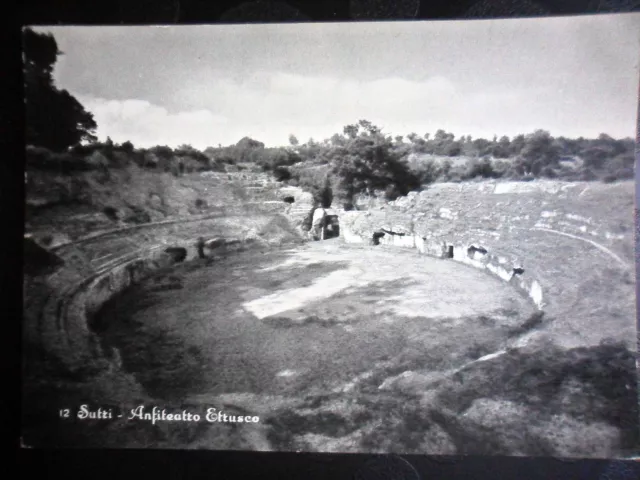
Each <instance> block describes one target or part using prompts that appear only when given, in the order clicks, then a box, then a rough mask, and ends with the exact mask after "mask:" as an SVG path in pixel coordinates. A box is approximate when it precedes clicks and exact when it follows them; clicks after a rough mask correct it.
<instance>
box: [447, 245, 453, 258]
mask: <svg viewBox="0 0 640 480" xmlns="http://www.w3.org/2000/svg"><path fill="white" fill-rule="evenodd" d="M447 258H453V245H449V247H448V249H447Z"/></svg>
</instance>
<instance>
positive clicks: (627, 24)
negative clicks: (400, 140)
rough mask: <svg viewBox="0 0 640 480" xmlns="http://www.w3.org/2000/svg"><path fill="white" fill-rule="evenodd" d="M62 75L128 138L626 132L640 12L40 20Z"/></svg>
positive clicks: (140, 141)
mask: <svg viewBox="0 0 640 480" xmlns="http://www.w3.org/2000/svg"><path fill="white" fill-rule="evenodd" d="M37 30H38V31H47V32H51V33H53V35H54V36H55V38H56V40H57V42H58V45H59V48H60V49H61V50H62V51H63V52H64V55H62V56H60V57H59V60H58V63H57V65H56V69H55V79H56V84H57V86H58V87H59V88H65V89H67V90H69V91H70V92H71V93H72V94H73V95H75V96H76V97H77V98H78V99H79V100H80V101H81V102H82V103H83V105H84V106H85V107H86V108H87V109H88V110H89V111H91V112H92V113H93V114H94V116H95V119H96V121H97V123H98V136H99V138H101V139H105V138H106V136H110V137H111V138H112V139H113V140H114V141H116V142H123V141H125V140H130V141H132V142H133V143H134V145H136V146H152V145H158V144H160V145H170V146H177V145H179V144H181V143H189V144H191V145H193V146H195V147H198V148H204V147H207V146H210V145H212V146H217V145H218V144H223V145H228V144H231V143H235V142H237V141H238V140H239V139H240V138H242V137H243V136H245V135H248V136H250V137H252V138H255V139H257V140H260V141H263V142H265V143H266V144H267V145H279V144H287V143H288V137H289V134H291V133H293V134H295V135H296V136H297V137H298V138H299V140H300V141H302V142H303V141H306V140H308V139H309V138H310V137H313V138H314V139H316V140H322V139H324V138H328V137H330V136H331V135H332V134H334V133H336V132H342V127H343V126H344V125H346V124H348V123H354V122H356V121H357V120H359V119H361V118H363V119H367V120H370V121H372V122H373V123H374V124H376V125H378V126H380V127H382V128H383V131H384V132H387V133H391V134H393V135H398V134H400V135H405V134H408V133H411V132H416V133H418V134H420V135H423V134H424V133H426V132H431V133H433V132H435V131H436V130H437V129H438V128H443V129H445V130H447V131H450V132H453V133H454V134H456V136H458V135H472V136H474V137H478V136H484V137H487V138H490V137H492V136H493V135H494V134H496V135H499V136H500V135H509V136H513V135H515V134H518V133H528V132H531V131H533V130H534V129H536V128H543V129H546V130H549V131H550V132H551V133H552V134H554V135H565V136H569V137H578V136H585V137H594V136H596V135H598V134H599V133H601V132H605V133H608V134H610V135H612V136H614V137H635V128H636V119H637V111H638V92H639V88H638V85H639V78H640V77H639V73H638V64H639V59H640V14H638V13H634V14H624V15H606V16H585V17H565V18H554V19H529V20H520V19H518V20H497V21H496V20H469V21H464V22H460V21H456V22H452V21H446V22H393V23H390V22H389V23H387V22H385V23H359V24H355V23H344V24H338V23H334V24H294V25H237V26H231V25H227V26H219V25H218V26H171V27H148V26H147V27H39V28H37Z"/></svg>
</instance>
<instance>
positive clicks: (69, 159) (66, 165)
mask: <svg viewBox="0 0 640 480" xmlns="http://www.w3.org/2000/svg"><path fill="white" fill-rule="evenodd" d="M26 163H27V166H29V167H31V168H35V169H39V170H45V171H52V172H56V173H61V174H71V173H74V172H81V171H88V170H92V169H93V168H94V166H93V165H91V163H90V162H88V161H86V160H85V159H84V158H83V157H79V156H76V155H74V154H72V153H70V152H63V153H54V152H51V151H50V150H48V149H46V148H43V147H32V146H29V147H27V150H26Z"/></svg>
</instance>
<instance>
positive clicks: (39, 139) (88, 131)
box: [23, 28, 97, 152]
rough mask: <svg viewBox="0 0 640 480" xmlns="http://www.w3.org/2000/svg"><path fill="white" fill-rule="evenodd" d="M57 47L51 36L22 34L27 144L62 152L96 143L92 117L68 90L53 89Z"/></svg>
mask: <svg viewBox="0 0 640 480" xmlns="http://www.w3.org/2000/svg"><path fill="white" fill-rule="evenodd" d="M61 54H62V52H60V50H58V44H57V43H56V40H55V38H54V37H53V35H51V34H41V33H36V32H34V31H33V30H31V29H29V28H27V29H25V30H24V32H23V62H24V65H23V73H24V80H25V92H24V93H25V102H26V125H27V128H26V140H27V144H29V145H35V146H40V147H45V148H48V149H50V150H53V151H57V152H62V151H64V150H66V149H67V148H68V147H70V146H73V145H77V144H79V143H81V142H91V141H95V140H96V137H95V135H94V133H95V130H96V128H97V125H96V122H95V120H94V118H93V115H92V114H91V113H90V112H87V111H86V110H85V109H84V107H83V106H82V104H80V102H78V100H77V99H76V98H75V97H74V96H73V95H71V94H70V93H69V92H68V91H66V90H60V89H58V88H57V87H56V86H55V85H54V81H53V68H54V65H55V62H56V61H57V59H58V56H59V55H61Z"/></svg>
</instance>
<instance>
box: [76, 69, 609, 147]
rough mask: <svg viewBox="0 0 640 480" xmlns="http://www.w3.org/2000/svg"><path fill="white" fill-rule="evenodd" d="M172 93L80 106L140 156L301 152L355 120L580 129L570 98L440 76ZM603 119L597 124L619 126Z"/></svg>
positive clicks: (323, 78) (256, 81)
mask: <svg viewBox="0 0 640 480" xmlns="http://www.w3.org/2000/svg"><path fill="white" fill-rule="evenodd" d="M177 85H179V86H178V87H177V88H175V89H174V90H173V91H171V92H170V93H168V94H167V95H166V96H165V97H164V98H165V100H164V101H163V102H166V107H165V106H161V105H157V104H154V103H152V102H150V101H146V100H135V99H126V100H108V99H103V98H94V97H84V98H81V100H83V103H84V104H85V106H86V107H87V108H88V110H89V111H91V112H93V113H94V115H95V118H96V121H97V123H98V126H99V129H98V134H99V137H101V138H105V137H106V136H107V135H108V136H110V137H111V138H112V139H113V140H114V141H118V142H121V141H124V140H131V141H132V142H133V143H134V145H140V146H150V145H157V144H165V145H171V146H173V145H178V144H181V143H189V144H191V145H193V146H195V147H198V148H205V147H207V146H210V145H218V144H223V145H229V144H232V143H236V142H237V141H238V140H240V139H241V138H242V137H244V136H250V137H252V138H255V139H257V140H260V141H262V142H264V143H265V144H266V145H268V146H276V145H285V144H287V143H288V137H289V135H290V134H294V135H296V137H298V139H300V141H303V142H304V141H306V140H307V139H309V138H314V139H316V140H322V139H325V138H329V137H331V136H332V135H333V134H334V133H336V132H342V128H343V127H344V125H347V124H350V123H354V122H357V121H358V120H360V119H367V120H369V121H371V122H373V123H374V124H376V125H378V126H379V127H381V128H382V129H383V131H384V132H385V133H388V134H393V135H396V134H401V135H406V134H409V133H411V132H415V133H418V134H420V135H423V134H424V133H426V132H430V133H434V132H435V131H436V130H437V129H440V128H442V129H445V130H447V131H449V132H453V133H454V134H455V135H457V136H459V135H472V136H473V137H479V136H482V137H485V138H491V137H492V136H493V135H498V136H501V135H509V136H513V135H516V134H520V133H528V132H531V131H533V130H535V129H536V128H544V129H547V130H550V131H551V133H552V134H556V133H557V132H560V134H563V133H564V132H569V131H570V129H571V128H573V129H575V133H576V134H577V133H578V127H580V126H582V127H581V128H583V129H584V126H585V125H586V123H585V120H584V117H585V116H586V115H582V116H577V113H576V112H575V111H574V109H570V108H567V105H569V102H571V101H572V97H571V96H570V95H568V94H567V95H566V97H565V98H564V99H563V102H558V101H557V100H556V99H555V97H554V96H553V95H551V94H550V92H549V88H550V87H545V86H544V85H542V86H535V87H534V86H528V87H527V88H516V87H511V88H503V89H495V88H494V89H489V88H485V89H484V90H480V91H478V89H477V88H472V89H470V88H469V87H466V88H465V87H464V86H461V85H457V84H455V83H454V82H452V81H451V80H449V79H448V78H445V77H442V76H432V77H428V78H425V79H423V80H419V81H418V80H410V79H407V78H402V77H400V76H394V77H387V78H378V79H372V80H357V79H355V78H351V77H350V78H339V77H332V76H327V75H299V74H291V73H283V72H269V71H255V72H254V73H253V74H252V75H251V76H247V77H240V78H235V79H234V78H229V77H224V76H219V77H217V78H216V77H215V76H201V75H193V76H192V77H191V78H186V79H184V81H183V82H180V83H178V84H177ZM584 108H587V109H588V108H590V107H589V106H586V107H584ZM604 112H606V111H605V110H604V109H603V113H602V114H601V115H600V118H599V121H598V122H597V123H598V124H599V125H603V124H605V125H606V124H608V125H612V126H614V125H616V123H614V122H613V121H612V120H610V119H606V118H604ZM605 121H606V123H605ZM618 123H620V121H619V120H618ZM592 130H593V132H595V133H594V134H595V135H597V134H598V133H599V132H600V131H605V130H606V129H603V128H602V127H596V126H595V125H594V127H593V128H592ZM571 133H573V132H570V134H571ZM575 136H579V135H575Z"/></svg>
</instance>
